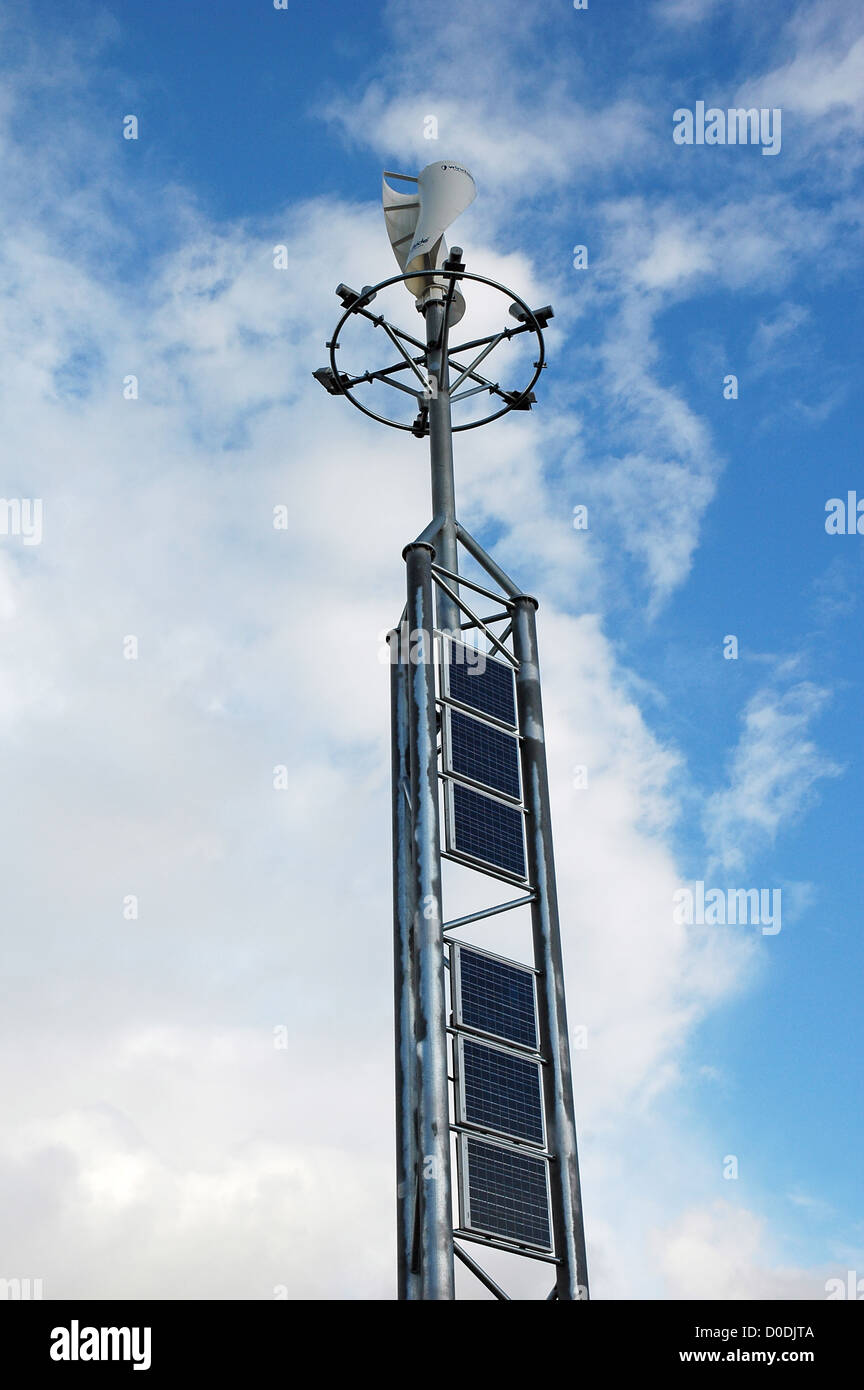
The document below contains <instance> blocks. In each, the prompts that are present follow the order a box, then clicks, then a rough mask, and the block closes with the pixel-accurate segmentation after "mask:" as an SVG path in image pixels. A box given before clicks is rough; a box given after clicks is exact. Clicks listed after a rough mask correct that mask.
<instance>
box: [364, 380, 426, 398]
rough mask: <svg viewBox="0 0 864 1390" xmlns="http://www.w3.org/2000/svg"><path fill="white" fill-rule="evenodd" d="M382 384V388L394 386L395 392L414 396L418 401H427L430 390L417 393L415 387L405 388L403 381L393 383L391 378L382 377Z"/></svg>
mask: <svg viewBox="0 0 864 1390" xmlns="http://www.w3.org/2000/svg"><path fill="white" fill-rule="evenodd" d="M373 380H374V377H373ZM381 384H382V386H392V387H393V390H394V391H404V392H405V394H406V395H407V396H413V397H414V399H415V400H417V401H423V400H425V399H426V397H427V396H428V394H429V392H428V390H427V391H415V390H414V387H413V386H403V385H402V383H401V381H391V380H390V378H389V377H382V378H381Z"/></svg>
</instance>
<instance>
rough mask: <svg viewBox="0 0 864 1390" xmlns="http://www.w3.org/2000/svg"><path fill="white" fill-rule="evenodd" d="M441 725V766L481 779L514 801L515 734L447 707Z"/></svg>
mask: <svg viewBox="0 0 864 1390" xmlns="http://www.w3.org/2000/svg"><path fill="white" fill-rule="evenodd" d="M445 726H446V729H447V737H446V739H445V755H446V759H447V762H446V766H445V770H446V771H447V772H454V773H456V774H457V775H458V776H461V777H470V779H471V781H472V782H482V783H483V785H484V786H485V787H491V788H492V790H493V791H497V792H503V794H504V795H505V796H512V797H513V798H514V799H515V800H516V801H518V800H519V797H520V782H519V741H518V739H517V738H516V736H515V734H505V733H504V731H503V729H496V728H495V726H494V725H493V724H485V723H483V722H482V720H480V719H474V718H473V716H472V715H470V714H462V713H461V712H460V711H459V710H456V709H448V710H447V712H446V720H445Z"/></svg>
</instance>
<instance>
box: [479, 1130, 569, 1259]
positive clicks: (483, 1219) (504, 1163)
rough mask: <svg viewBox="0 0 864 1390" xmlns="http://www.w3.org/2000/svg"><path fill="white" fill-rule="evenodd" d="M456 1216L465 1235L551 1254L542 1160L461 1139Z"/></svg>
mask: <svg viewBox="0 0 864 1390" xmlns="http://www.w3.org/2000/svg"><path fill="white" fill-rule="evenodd" d="M458 1152H459V1170H460V1184H459V1196H460V1210H461V1221H462V1225H463V1227H464V1228H465V1230H468V1231H475V1232H476V1233H478V1234H481V1235H490V1236H497V1238H498V1239H499V1240H507V1241H512V1242H514V1243H515V1244H517V1245H529V1246H533V1247H534V1248H535V1249H537V1250H545V1251H551V1249H552V1230H551V1225H550V1221H549V1167H548V1164H547V1161H546V1159H545V1158H537V1157H535V1156H534V1155H533V1154H525V1153H518V1152H516V1151H515V1150H514V1149H505V1148H504V1147H503V1146H501V1145H498V1144H492V1143H489V1142H487V1141H486V1140H484V1139H475V1138H474V1136H473V1135H468V1134H463V1135H460V1144H459V1150H458Z"/></svg>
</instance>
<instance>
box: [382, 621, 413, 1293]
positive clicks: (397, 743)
mask: <svg viewBox="0 0 864 1390" xmlns="http://www.w3.org/2000/svg"><path fill="white" fill-rule="evenodd" d="M399 640H400V634H399V632H398V631H396V632H391V633H390V634H389V637H388V641H390V642H391V643H395V644H398V643H399ZM397 650H398V645H397ZM408 671H409V668H408V665H407V663H406V662H405V661H398V662H394V663H393V664H392V665H391V667H390V720H391V724H390V728H391V768H392V786H393V973H394V1018H395V1027H396V1231H397V1262H398V1290H399V1298H400V1299H411V1300H414V1299H419V1298H420V1296H421V1294H420V1272H419V1265H418V1267H417V1268H414V1267H413V1266H415V1265H417V1261H416V1259H415V1250H414V1243H415V1229H416V1220H417V1185H418V1181H419V1178H418V1174H419V1171H420V1167H419V1162H418V1145H417V1081H418V1077H417V1049H416V1046H415V1042H414V1039H415V1036H416V1031H417V1022H416V1010H415V1005H414V990H415V981H414V903H413V892H414V879H413V871H412V857H411V760H410V738H409V724H408Z"/></svg>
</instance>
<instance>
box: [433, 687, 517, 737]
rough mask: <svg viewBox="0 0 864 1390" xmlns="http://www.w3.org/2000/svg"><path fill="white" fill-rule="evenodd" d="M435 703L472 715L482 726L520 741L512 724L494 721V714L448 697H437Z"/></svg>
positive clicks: (499, 720)
mask: <svg viewBox="0 0 864 1390" xmlns="http://www.w3.org/2000/svg"><path fill="white" fill-rule="evenodd" d="M435 703H436V704H437V705H441V706H442V707H443V706H445V705H447V706H449V708H450V709H458V710H461V712H462V713H463V714H473V716H474V718H475V719H482V720H483V723H484V724H492V725H494V727H495V728H496V729H502V730H503V731H504V733H506V734H514V735H515V736H516V737H517V738H519V739H521V738H522V735H521V734H520V733H519V731H518V729H516V728H515V727H514V726H513V725H512V724H507V723H506V722H505V721H504V720H503V719H496V718H495V715H494V714H487V713H486V711H485V710H479V709H475V707H474V706H473V705H463V704H462V703H461V702H460V701H459V700H454V699H453V698H452V697H451V696H450V695H438V696H437V697H436V700H435Z"/></svg>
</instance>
